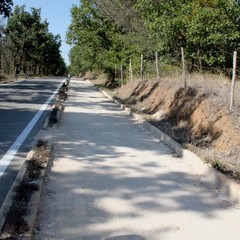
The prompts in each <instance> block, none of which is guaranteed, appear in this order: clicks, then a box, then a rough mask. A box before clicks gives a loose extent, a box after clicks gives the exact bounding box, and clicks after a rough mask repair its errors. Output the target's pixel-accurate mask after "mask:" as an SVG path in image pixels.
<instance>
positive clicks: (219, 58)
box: [67, 0, 240, 78]
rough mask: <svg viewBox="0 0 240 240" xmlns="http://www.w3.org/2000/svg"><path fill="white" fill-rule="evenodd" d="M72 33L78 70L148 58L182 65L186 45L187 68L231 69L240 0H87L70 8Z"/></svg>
mask: <svg viewBox="0 0 240 240" xmlns="http://www.w3.org/2000/svg"><path fill="white" fill-rule="evenodd" d="M71 16H72V21H71V25H70V26H69V29H68V32H67V39H68V43H69V44H71V45H72V46H73V47H72V49H71V52H70V63H71V65H70V67H71V71H72V72H73V73H74V74H78V73H80V72H81V73H84V72H86V71H89V70H91V71H96V70H104V71H105V73H107V75H108V76H109V78H113V75H114V71H115V70H114V69H115V67H116V66H120V65H122V66H123V67H124V68H125V69H127V68H128V65H129V59H131V60H132V62H133V64H134V63H137V62H139V60H140V55H141V54H144V59H145V60H146V61H147V60H153V59H154V54H155V52H158V54H159V56H160V60H161V61H162V62H165V63H166V64H169V65H177V64H179V60H180V59H181V51H180V49H181V47H183V48H184V52H185V57H186V59H187V68H188V71H211V72H215V71H216V70H217V71H221V72H225V73H228V72H229V69H231V68H232V57H233V52H234V51H238V50H239V48H240V4H239V1H236V0H172V1H168V0H125V1H124V0H89V1H86V0H82V1H81V3H80V4H79V6H73V7H72V9H71Z"/></svg>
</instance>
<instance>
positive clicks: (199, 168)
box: [87, 81, 240, 208]
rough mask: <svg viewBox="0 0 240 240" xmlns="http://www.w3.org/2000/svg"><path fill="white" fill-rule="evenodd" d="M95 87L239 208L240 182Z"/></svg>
mask: <svg viewBox="0 0 240 240" xmlns="http://www.w3.org/2000/svg"><path fill="white" fill-rule="evenodd" d="M87 82H89V83H90V84H91V85H93V83H91V82H90V81H87ZM95 87H96V86H95ZM96 89H98V90H99V91H100V92H102V94H103V95H104V96H105V97H106V98H108V99H109V100H111V101H113V102H114V103H115V105H116V106H117V107H119V108H120V109H122V110H124V111H125V114H126V115H129V116H130V117H131V118H133V119H135V120H137V121H138V122H140V123H141V126H143V128H144V129H145V130H147V131H148V132H150V133H151V134H153V136H154V137H156V138H157V139H158V140H160V141H161V142H163V143H164V144H166V145H168V146H169V147H170V148H171V149H172V150H173V151H174V152H175V154H174V156H175V157H184V158H185V160H186V162H187V163H188V164H189V165H190V166H191V168H192V169H193V171H194V172H195V173H196V174H199V175H201V176H202V178H203V181H207V182H210V183H211V184H213V185H214V187H216V188H217V189H219V191H220V192H221V194H223V195H224V196H225V197H227V198H228V199H229V200H230V201H231V202H232V203H233V205H234V206H235V207H236V208H240V184H238V183H236V182H234V181H233V180H231V179H230V178H228V177H226V176H225V175H224V174H222V173H220V172H218V171H216V170H215V169H213V168H212V167H211V166H210V165H208V164H206V163H204V162H203V161H202V159H201V158H199V157H198V156H197V155H196V154H194V153H193V152H191V151H189V150H188V149H185V148H183V146H182V145H180V144H179V143H177V142H176V141H175V140H173V139H172V138H171V137H169V136H168V135H167V134H165V133H164V132H162V131H161V130H159V129H158V128H156V127H155V126H153V125H152V124H151V123H149V122H148V121H146V120H145V119H143V117H141V116H140V115H138V114H136V113H134V112H132V111H131V109H130V108H127V107H125V106H124V105H123V104H121V103H120V102H119V101H117V100H115V99H114V98H113V97H112V96H110V95H109V94H108V93H107V92H105V91H104V90H102V89H100V88H98V87H96Z"/></svg>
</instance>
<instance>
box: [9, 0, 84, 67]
mask: <svg viewBox="0 0 240 240" xmlns="http://www.w3.org/2000/svg"><path fill="white" fill-rule="evenodd" d="M13 3H14V6H13V9H14V7H15V6H16V5H19V6H22V5H25V6H26V10H27V11H30V9H31V8H32V7H35V8H41V17H42V21H44V20H45V19H47V21H48V23H49V32H51V33H53V34H54V35H57V34H60V36H61V39H62V46H61V52H62V56H63V58H64V60H65V62H66V64H67V65H69V59H68V53H69V50H70V48H71V47H70V46H69V45H68V44H66V32H67V29H68V26H69V25H70V23H71V13H70V9H71V7H72V6H73V5H78V6H79V4H80V0H13Z"/></svg>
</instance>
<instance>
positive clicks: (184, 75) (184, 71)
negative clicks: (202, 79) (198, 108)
mask: <svg viewBox="0 0 240 240" xmlns="http://www.w3.org/2000/svg"><path fill="white" fill-rule="evenodd" d="M181 55H182V68H183V81H184V87H187V78H186V67H185V58H184V50H183V47H181Z"/></svg>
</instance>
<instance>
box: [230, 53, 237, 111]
mask: <svg viewBox="0 0 240 240" xmlns="http://www.w3.org/2000/svg"><path fill="white" fill-rule="evenodd" d="M236 71H237V51H234V53H233V73H232V84H231V96H230V111H232V110H233V105H234V90H235V80H236Z"/></svg>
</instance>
